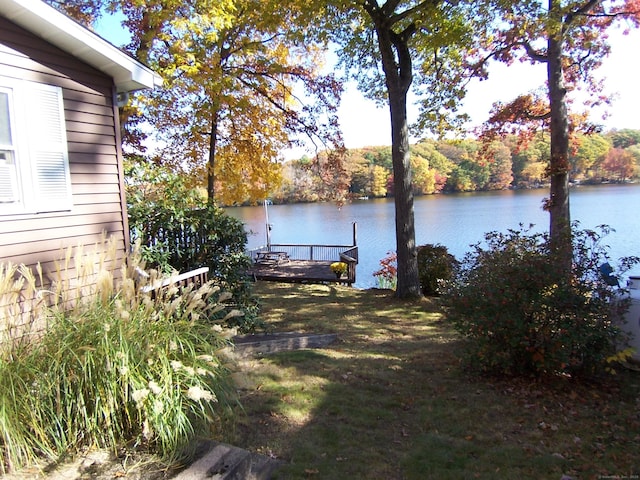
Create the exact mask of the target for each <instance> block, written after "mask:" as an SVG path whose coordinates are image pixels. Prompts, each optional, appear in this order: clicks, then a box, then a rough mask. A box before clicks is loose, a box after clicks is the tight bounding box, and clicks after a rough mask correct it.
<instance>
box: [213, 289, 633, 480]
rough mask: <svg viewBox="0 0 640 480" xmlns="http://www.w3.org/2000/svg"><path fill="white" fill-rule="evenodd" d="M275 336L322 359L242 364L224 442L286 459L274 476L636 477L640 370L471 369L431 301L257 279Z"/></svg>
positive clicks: (289, 355)
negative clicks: (584, 374)
mask: <svg viewBox="0 0 640 480" xmlns="http://www.w3.org/2000/svg"><path fill="white" fill-rule="evenodd" d="M255 291H256V295H257V296H258V298H260V299H261V302H262V306H263V307H262V312H263V319H264V320H265V321H266V322H267V323H268V324H269V326H270V327H271V328H273V330H274V331H281V332H284V331H302V332H313V333H337V334H338V342H336V343H334V344H333V345H331V346H330V347H328V348H326V349H319V350H299V351H292V352H283V353H278V354H273V355H269V356H266V357H264V358H260V359H255V360H254V359H252V360H246V361H242V362H240V364H239V366H238V368H239V372H238V373H237V377H238V379H239V381H240V383H241V386H242V390H241V397H242V398H241V401H242V404H243V406H244V410H245V414H244V415H242V416H241V418H240V419H239V422H238V424H237V426H236V429H235V431H234V432H233V433H231V434H230V436H229V438H227V439H225V440H226V441H229V442H232V443H234V444H236V445H238V446H241V447H244V448H248V449H250V450H254V451H258V452H260V453H263V454H266V455H271V456H273V457H275V458H278V459H280V460H282V461H283V467H282V468H281V469H279V470H278V471H277V473H276V476H275V478H279V479H304V478H311V479H332V480H336V479H384V480H390V479H431V478H433V479H443V480H446V479H456V480H457V479H467V478H468V479H476V478H479V479H497V478H499V479H536V480H539V479H557V480H560V478H561V477H562V476H563V475H568V476H570V477H571V478H574V479H592V478H593V479H597V478H640V448H639V447H640V373H639V372H635V371H629V370H626V371H623V372H621V373H619V374H618V375H616V376H615V377H612V379H611V380H608V381H606V382H598V383H591V384H584V383H576V382H575V381H572V380H570V379H557V380H554V381H546V382H540V381H536V380H529V379H524V380H523V379H508V378H482V377H478V376H473V375H471V374H468V373H466V372H465V371H463V370H462V369H461V367H460V365H459V362H458V359H457V356H456V352H457V351H458V349H459V348H460V346H461V340H460V339H459V337H458V336H457V334H456V333H455V332H454V331H453V330H452V329H451V328H450V327H449V325H447V322H446V318H445V317H444V316H443V315H442V313H441V310H440V307H439V305H438V301H437V299H422V300H419V301H413V302H403V301H399V300H396V299H395V298H393V294H392V292H390V291H385V290H375V289H372V290H356V289H351V288H347V287H340V286H324V285H297V284H278V283H268V282H258V283H257V284H256V288H255Z"/></svg>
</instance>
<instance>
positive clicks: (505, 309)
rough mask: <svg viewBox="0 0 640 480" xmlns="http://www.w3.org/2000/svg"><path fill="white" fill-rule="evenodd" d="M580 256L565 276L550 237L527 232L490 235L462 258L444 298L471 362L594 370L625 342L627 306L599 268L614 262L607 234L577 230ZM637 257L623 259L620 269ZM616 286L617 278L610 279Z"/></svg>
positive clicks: (504, 368)
mask: <svg viewBox="0 0 640 480" xmlns="http://www.w3.org/2000/svg"><path fill="white" fill-rule="evenodd" d="M575 227H576V226H575V225H574V232H573V244H574V261H573V271H572V274H571V275H570V277H568V278H562V277H561V276H560V275H559V274H558V269H557V268H556V265H557V262H556V261H554V259H553V256H552V255H551V254H550V252H549V248H548V238H547V236H546V235H544V234H532V233H530V232H529V231H528V230H524V229H522V228H521V229H520V230H519V231H514V230H510V231H509V232H508V233H506V234H502V233H497V232H492V233H489V234H487V235H486V236H485V240H486V246H482V245H480V244H477V245H475V246H474V249H473V251H471V252H470V253H469V254H468V255H467V256H466V257H465V259H464V260H463V262H462V265H461V272H460V275H459V276H458V277H457V278H456V281H455V282H453V284H452V285H451V287H450V288H449V290H448V292H447V293H446V295H445V296H444V298H445V303H446V305H447V307H448V316H449V318H450V319H451V320H452V321H453V324H454V326H455V328H456V329H457V330H458V331H459V332H460V333H462V334H463V335H464V336H465V337H466V338H467V339H468V342H467V345H468V350H467V357H466V362H467V365H468V366H469V367H471V368H474V369H479V370H482V371H488V372H495V373H506V374H534V375H543V374H556V373H559V372H564V373H570V374H593V373H596V372H598V371H600V370H602V369H603V368H605V366H606V359H607V358H608V357H610V356H611V355H613V354H614V353H615V350H616V344H617V343H619V341H620V335H621V334H620V331H619V329H618V328H616V327H615V321H616V320H617V319H618V318H619V317H620V315H621V313H622V311H623V310H624V309H626V308H627V306H628V305H625V302H624V301H621V300H620V299H621V297H620V296H619V290H618V289H617V287H614V286H612V285H609V284H608V283H607V282H606V281H605V280H604V279H603V278H602V276H601V272H600V271H599V267H600V266H601V265H602V264H604V263H605V262H608V261H609V258H608V255H607V247H606V246H604V245H602V243H601V240H602V238H603V237H604V236H605V235H606V234H607V233H608V232H609V229H608V228H607V227H604V226H603V227H601V232H600V233H597V232H595V231H591V230H582V231H578V230H577V229H576V228H575ZM637 261H638V259H637V258H632V257H629V258H624V259H621V261H620V268H619V270H618V272H619V273H622V272H624V271H625V270H626V269H628V268H629V267H630V266H631V265H632V264H633V263H635V262H637ZM609 283H611V282H609Z"/></svg>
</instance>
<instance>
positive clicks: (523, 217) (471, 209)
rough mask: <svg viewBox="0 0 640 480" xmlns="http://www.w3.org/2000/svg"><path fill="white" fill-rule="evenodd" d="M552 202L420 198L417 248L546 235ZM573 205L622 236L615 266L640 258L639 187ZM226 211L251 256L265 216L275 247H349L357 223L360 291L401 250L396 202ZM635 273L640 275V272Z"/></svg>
mask: <svg viewBox="0 0 640 480" xmlns="http://www.w3.org/2000/svg"><path fill="white" fill-rule="evenodd" d="M548 194H549V192H548V190H546V189H540V190H517V191H512V190H509V191H499V192H475V193H460V194H447V195H429V196H423V197H416V199H415V205H414V209H415V223H416V242H417V244H418V245H424V244H427V243H433V244H436V243H439V244H441V245H444V246H446V247H447V248H448V249H449V252H450V253H451V254H453V255H455V256H456V258H458V259H461V258H462V257H463V256H464V254H465V253H466V252H468V251H469V250H470V245H472V244H475V243H478V242H481V241H482V240H483V238H484V234H485V233H486V232H490V231H500V232H506V231H507V230H508V229H518V228H519V224H524V225H527V226H528V225H529V224H534V225H535V227H534V230H536V231H547V230H548V225H549V214H548V213H547V212H545V211H543V210H542V200H543V198H545V197H546V196H548ZM570 202H571V217H572V220H577V221H579V222H580V226H581V228H583V229H584V228H595V227H597V226H598V225H602V224H606V225H609V226H611V227H612V228H614V229H615V230H616V231H615V232H613V233H611V234H610V235H609V236H608V237H606V243H607V244H608V245H610V247H611V250H610V252H611V257H612V259H614V260H615V259H617V258H618V257H621V256H627V255H637V256H640V185H599V186H585V187H578V188H574V189H572V190H571V200H570ZM226 211H227V212H228V213H229V214H230V215H231V216H233V217H235V218H238V219H240V220H242V221H243V222H244V223H245V226H246V229H247V232H249V238H248V241H249V242H248V247H249V248H255V247H259V246H261V245H265V244H266V234H265V225H266V214H268V216H269V223H270V224H271V225H272V230H271V242H272V243H274V244H276V243H286V244H320V245H351V243H352V238H353V228H352V224H353V223H354V222H356V224H357V243H358V247H359V257H360V258H359V260H360V261H359V264H358V269H357V282H356V284H355V286H356V287H359V288H368V287H374V286H377V281H376V279H375V277H373V272H374V271H376V270H378V269H379V268H380V263H379V262H380V260H381V259H382V258H384V257H385V256H386V255H387V252H390V251H395V249H396V246H395V245H396V243H395V220H394V218H395V213H394V203H393V199H372V200H357V201H354V202H352V203H349V204H346V205H343V206H341V207H338V206H336V205H335V204H331V203H309V204H295V205H269V207H268V211H267V212H265V208H264V207H263V206H260V207H234V208H227V209H226ZM614 263H615V262H614ZM631 273H632V274H634V275H640V267H636V268H635V269H634V271H633V272H631Z"/></svg>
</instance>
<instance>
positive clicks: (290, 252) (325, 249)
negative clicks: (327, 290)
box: [247, 243, 358, 284]
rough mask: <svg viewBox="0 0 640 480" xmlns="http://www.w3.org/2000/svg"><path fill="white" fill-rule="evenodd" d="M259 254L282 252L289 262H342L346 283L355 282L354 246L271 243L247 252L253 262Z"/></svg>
mask: <svg viewBox="0 0 640 480" xmlns="http://www.w3.org/2000/svg"><path fill="white" fill-rule="evenodd" d="M261 252H283V253H286V254H287V256H288V257H289V260H303V261H312V262H344V263H346V264H347V279H346V282H347V283H350V284H352V283H355V281H356V265H357V264H358V247H357V246H355V245H294V244H286V243H272V244H271V245H269V246H266V245H263V246H261V247H258V248H254V249H251V250H248V251H247V255H249V256H250V257H251V260H252V261H254V262H255V260H256V257H257V256H258V254H259V253H261Z"/></svg>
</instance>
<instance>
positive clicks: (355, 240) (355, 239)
mask: <svg viewBox="0 0 640 480" xmlns="http://www.w3.org/2000/svg"><path fill="white" fill-rule="evenodd" d="M356 245H358V224H357V223H356V222H353V246H354V247H355V246H356Z"/></svg>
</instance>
